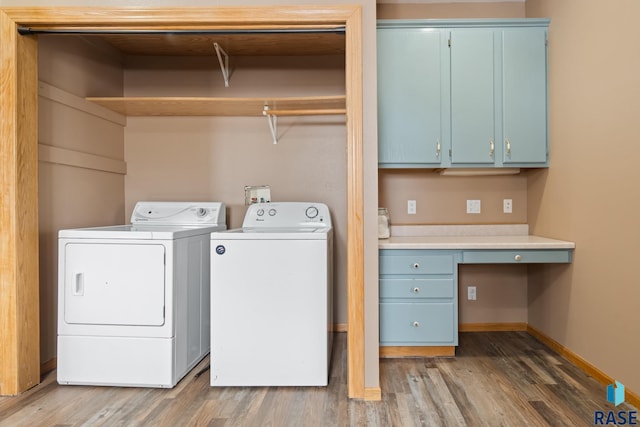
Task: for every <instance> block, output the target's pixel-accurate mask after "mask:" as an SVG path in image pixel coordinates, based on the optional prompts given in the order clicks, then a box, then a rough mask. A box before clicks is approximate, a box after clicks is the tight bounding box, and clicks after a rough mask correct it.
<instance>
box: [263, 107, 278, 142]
mask: <svg viewBox="0 0 640 427" xmlns="http://www.w3.org/2000/svg"><path fill="white" fill-rule="evenodd" d="M262 115H263V116H265V117H266V118H267V121H268V122H269V129H271V137H272V138H273V143H274V144H277V143H278V116H276V115H275V114H270V113H269V106H268V105H265V106H264V109H263V110H262Z"/></svg>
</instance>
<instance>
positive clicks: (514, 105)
mask: <svg viewBox="0 0 640 427" xmlns="http://www.w3.org/2000/svg"><path fill="white" fill-rule="evenodd" d="M501 33H502V123H503V132H502V133H503V141H502V144H503V147H502V148H503V150H502V152H503V158H502V162H503V163H504V164H525V165H526V164H527V163H542V164H546V163H547V161H548V160H547V152H548V149H547V147H548V140H547V47H546V39H547V30H546V28H535V27H534V28H507V29H503V30H501Z"/></svg>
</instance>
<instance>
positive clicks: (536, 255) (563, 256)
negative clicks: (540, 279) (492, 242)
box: [462, 249, 571, 264]
mask: <svg viewBox="0 0 640 427" xmlns="http://www.w3.org/2000/svg"><path fill="white" fill-rule="evenodd" d="M462 262H463V263H464V264H512V263H513V264H518V263H520V264H529V263H567V262H571V250H570V249H548V250H522V251H517V250H508V251H486V250H482V251H465V252H463V253H462Z"/></svg>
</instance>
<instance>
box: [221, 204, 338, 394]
mask: <svg viewBox="0 0 640 427" xmlns="http://www.w3.org/2000/svg"><path fill="white" fill-rule="evenodd" d="M332 278H333V229H332V226H331V217H330V212H329V208H328V207H327V206H326V205H324V204H321V203H294V202H290V203H264V204H254V205H251V206H249V208H248V210H247V213H246V215H245V218H244V222H243V225H242V229H235V230H229V231H227V232H214V233H212V234H211V385H212V386H326V385H327V384H328V381H329V366H330V360H331V349H332V341H333V334H332V330H333V280H332Z"/></svg>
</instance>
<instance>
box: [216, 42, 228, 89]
mask: <svg viewBox="0 0 640 427" xmlns="http://www.w3.org/2000/svg"><path fill="white" fill-rule="evenodd" d="M213 48H214V49H215V50H216V55H217V56H218V62H219V63H220V70H221V71H222V77H223V78H224V87H229V55H227V52H225V51H224V49H222V48H221V47H220V45H219V44H218V43H215V42H214V43H213ZM223 56H224V60H223V59H222V57H223Z"/></svg>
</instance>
